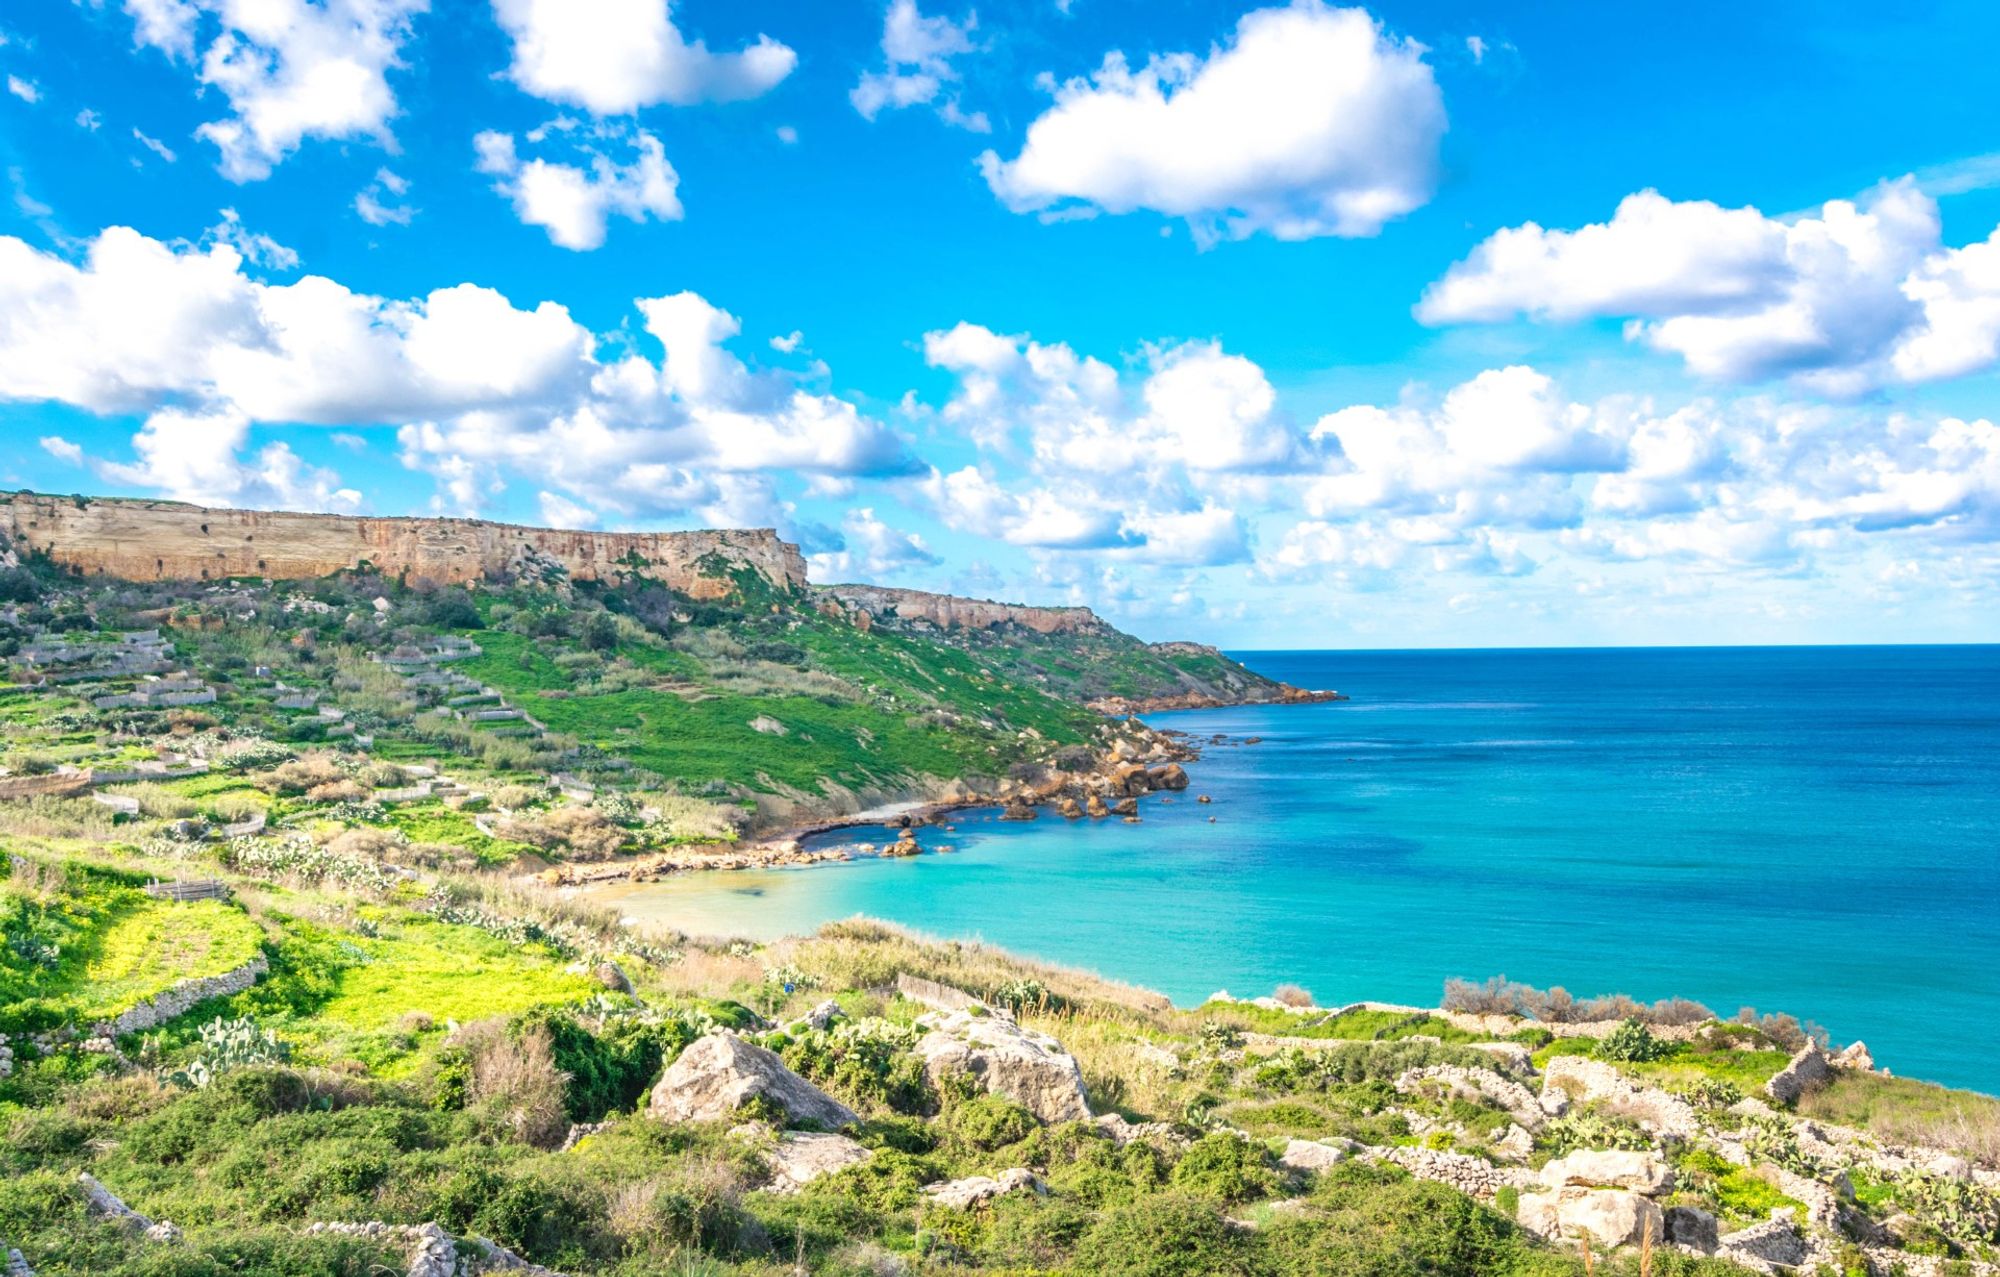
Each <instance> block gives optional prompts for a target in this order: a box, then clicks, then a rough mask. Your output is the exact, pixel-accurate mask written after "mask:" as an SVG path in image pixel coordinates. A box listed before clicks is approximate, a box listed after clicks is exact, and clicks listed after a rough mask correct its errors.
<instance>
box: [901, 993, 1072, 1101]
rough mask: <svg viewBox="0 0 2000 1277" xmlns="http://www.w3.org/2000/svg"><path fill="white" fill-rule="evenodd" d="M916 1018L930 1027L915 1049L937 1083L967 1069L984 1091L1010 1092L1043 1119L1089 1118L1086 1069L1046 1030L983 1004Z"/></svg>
mask: <svg viewBox="0 0 2000 1277" xmlns="http://www.w3.org/2000/svg"><path fill="white" fill-rule="evenodd" d="M981 1012H985V1013H984V1014H981ZM917 1023H918V1024H920V1025H922V1026H924V1027H925V1028H926V1029H928V1030H929V1032H927V1033H926V1034H925V1035H924V1036H923V1038H922V1039H921V1040H920V1041H918V1043H917V1054H918V1055H919V1056H920V1057H922V1059H923V1062H924V1071H925V1072H926V1073H928V1074H929V1075H930V1077H931V1078H932V1080H933V1081H934V1082H942V1081H943V1080H945V1079H946V1078H948V1077H950V1076H952V1075H954V1074H967V1075H970V1076H971V1077H972V1079H973V1080H974V1081H976V1082H977V1083H978V1084H979V1086H980V1087H981V1088H982V1089H983V1090H985V1091H987V1092H989V1093H991V1094H994V1095H1004V1096H1006V1097H1007V1098H1008V1099H1010V1100H1013V1101H1014V1102H1015V1103H1017V1104H1019V1105H1021V1106H1022V1107H1023V1108H1025V1109H1027V1110H1028V1111H1029V1112H1031V1113H1033V1114H1034V1115H1035V1116H1036V1117H1038V1118H1040V1119H1042V1120H1043V1121H1044V1122H1075V1121H1087V1120H1088V1119H1089V1117H1090V1104H1089V1102H1088V1101H1087V1100H1086V1099H1085V1098H1084V1090H1083V1070H1082V1069H1080V1068H1078V1067H1077V1064H1076V1058H1075V1057H1074V1056H1071V1055H1069V1054H1068V1053H1066V1052H1065V1051H1064V1050H1063V1049H1062V1046H1061V1044H1060V1043H1058V1042H1057V1041H1056V1040H1055V1039H1054V1038H1052V1037H1050V1036H1049V1035H1048V1034H1046V1033H1037V1032H1035V1031H1034V1030H1032V1029H1024V1028H1022V1027H1021V1026H1020V1025H1018V1024H1015V1023H1014V1022H1012V1021H1011V1020H1006V1019H1002V1018H1001V1017H999V1016H996V1015H994V1014H992V1013H991V1012H986V1011H985V1008H984V1007H974V1008H970V1009H967V1010H964V1011H953V1012H950V1013H948V1014H942V1015H927V1016H925V1017H923V1018H922V1019H920V1020H918V1021H917Z"/></svg>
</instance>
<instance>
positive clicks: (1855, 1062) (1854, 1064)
mask: <svg viewBox="0 0 2000 1277" xmlns="http://www.w3.org/2000/svg"><path fill="white" fill-rule="evenodd" d="M1832 1064H1833V1066H1834V1067H1835V1068H1837V1069H1860V1070H1862V1071H1864V1072H1868V1073H1873V1072H1874V1071H1875V1057H1874V1056H1873V1055H1870V1054H1869V1053H1868V1044H1867V1043H1866V1042H1855V1043H1853V1044H1851V1045H1849V1046H1845V1047H1842V1048H1841V1049H1840V1050H1838V1051H1835V1052H1834V1053H1833V1058H1832Z"/></svg>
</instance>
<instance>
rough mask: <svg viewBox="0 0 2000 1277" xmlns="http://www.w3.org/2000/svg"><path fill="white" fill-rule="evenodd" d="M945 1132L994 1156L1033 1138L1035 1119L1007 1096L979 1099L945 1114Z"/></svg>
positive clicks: (978, 1097)
mask: <svg viewBox="0 0 2000 1277" xmlns="http://www.w3.org/2000/svg"><path fill="white" fill-rule="evenodd" d="M944 1125H945V1129H946V1130H947V1131H949V1132H950V1133H951V1135H952V1137H953V1138H954V1139H955V1140H957V1141H958V1142H959V1143H960V1144H963V1145H965V1146H967V1147H969V1148H973V1149H977V1150H979V1151H981V1152H991V1151H992V1150H994V1149H997V1148H1005V1147H1006V1146H1007V1145H1009V1144H1018V1143H1019V1142H1021V1141H1022V1140H1024V1139H1026V1138H1028V1136H1030V1135H1032V1134H1033V1133H1034V1131H1035V1128H1036V1125H1037V1123H1036V1121H1035V1115H1034V1114H1033V1113H1030V1112H1029V1111H1028V1110H1027V1109H1025V1108H1022V1107H1021V1106H1020V1105H1019V1104H1016V1103H1015V1102H1014V1101H1012V1100H1010V1099H1008V1098H1007V1097H1006V1096H1004V1095H975V1096H973V1097H972V1098H971V1099H969V1100H961V1101H960V1102H958V1103H956V1104H953V1105H952V1106H950V1107H949V1108H947V1109H946V1110H945V1112H944Z"/></svg>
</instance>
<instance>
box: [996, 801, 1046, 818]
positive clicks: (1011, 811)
mask: <svg viewBox="0 0 2000 1277" xmlns="http://www.w3.org/2000/svg"><path fill="white" fill-rule="evenodd" d="M1040 814H1041V813H1039V812H1037V811H1036V810H1035V809H1034V808H1033V807H1030V806H1028V805H1027V804H1026V803H1021V802H1012V803H1008V804H1007V805H1006V806H1005V807H1004V808H1002V809H1001V811H1000V819H1002V820H1033V819H1035V817H1036V816H1038V815H1040Z"/></svg>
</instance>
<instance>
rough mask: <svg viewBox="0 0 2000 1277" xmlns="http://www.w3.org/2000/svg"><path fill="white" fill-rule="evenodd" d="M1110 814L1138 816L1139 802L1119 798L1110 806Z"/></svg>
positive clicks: (1133, 799)
mask: <svg viewBox="0 0 2000 1277" xmlns="http://www.w3.org/2000/svg"><path fill="white" fill-rule="evenodd" d="M1111 814H1112V815H1114V816H1136V815H1138V814H1139V800H1138V799H1136V798H1121V799H1119V800H1118V801H1117V802H1115V803H1113V804H1111Z"/></svg>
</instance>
